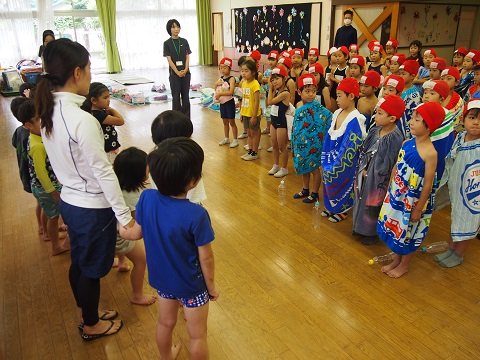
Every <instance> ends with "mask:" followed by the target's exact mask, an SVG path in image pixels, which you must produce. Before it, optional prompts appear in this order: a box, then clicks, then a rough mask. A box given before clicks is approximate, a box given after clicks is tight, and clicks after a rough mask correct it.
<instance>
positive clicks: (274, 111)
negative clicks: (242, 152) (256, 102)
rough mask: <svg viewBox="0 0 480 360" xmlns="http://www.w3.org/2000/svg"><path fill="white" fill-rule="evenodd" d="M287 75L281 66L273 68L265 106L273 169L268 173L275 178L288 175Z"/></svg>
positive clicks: (288, 96)
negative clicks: (269, 121)
mask: <svg viewBox="0 0 480 360" xmlns="http://www.w3.org/2000/svg"><path fill="white" fill-rule="evenodd" d="M287 77H288V74H287V70H285V68H284V67H283V66H278V67H275V68H274V69H273V70H272V73H271V75H270V83H269V84H268V85H269V91H268V98H267V105H268V106H269V107H270V120H271V124H272V126H271V129H270V131H271V139H272V150H273V167H272V168H271V169H270V171H269V172H268V174H269V175H274V176H275V177H284V176H286V175H287V174H288V169H287V163H288V152H287V142H288V133H287V117H286V113H287V110H288V108H289V106H290V93H289V92H288V89H287V86H286V80H287Z"/></svg>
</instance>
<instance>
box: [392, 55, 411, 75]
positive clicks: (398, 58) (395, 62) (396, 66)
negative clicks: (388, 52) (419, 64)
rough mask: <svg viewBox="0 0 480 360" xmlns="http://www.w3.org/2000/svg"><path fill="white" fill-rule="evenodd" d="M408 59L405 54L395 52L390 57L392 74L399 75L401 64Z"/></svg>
mask: <svg viewBox="0 0 480 360" xmlns="http://www.w3.org/2000/svg"><path fill="white" fill-rule="evenodd" d="M406 60H407V58H406V57H405V55H403V54H395V55H393V56H392V58H391V59H390V67H389V70H390V75H391V74H395V75H398V71H399V70H400V66H402V64H403V63H404V62H405V61H406Z"/></svg>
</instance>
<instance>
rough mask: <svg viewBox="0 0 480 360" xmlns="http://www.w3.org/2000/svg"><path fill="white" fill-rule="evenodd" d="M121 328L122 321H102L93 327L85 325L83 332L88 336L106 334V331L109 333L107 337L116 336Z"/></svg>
mask: <svg viewBox="0 0 480 360" xmlns="http://www.w3.org/2000/svg"><path fill="white" fill-rule="evenodd" d="M112 322H113V326H112V327H111V329H110V330H108V331H107V329H108V328H109V327H110V326H111V325H112ZM121 327H122V320H100V321H99V322H98V323H96V324H95V325H93V326H87V325H84V327H83V332H84V333H85V334H87V335H99V334H104V333H105V331H107V332H106V333H105V335H112V334H115V333H116V332H117V331H118V330H119V329H120V328H121Z"/></svg>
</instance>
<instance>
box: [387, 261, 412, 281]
mask: <svg viewBox="0 0 480 360" xmlns="http://www.w3.org/2000/svg"><path fill="white" fill-rule="evenodd" d="M407 272H408V265H407V266H405V265H402V264H400V265H398V266H397V267H396V268H395V269H393V270H390V271H389V272H388V273H387V275H388V276H390V277H391V278H394V279H396V278H399V277H400V276H402V275H404V274H406V273H407Z"/></svg>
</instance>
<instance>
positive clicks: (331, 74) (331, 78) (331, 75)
mask: <svg viewBox="0 0 480 360" xmlns="http://www.w3.org/2000/svg"><path fill="white" fill-rule="evenodd" d="M328 78H329V79H330V81H335V82H336V81H337V79H336V78H335V76H334V75H333V73H329V74H328Z"/></svg>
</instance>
